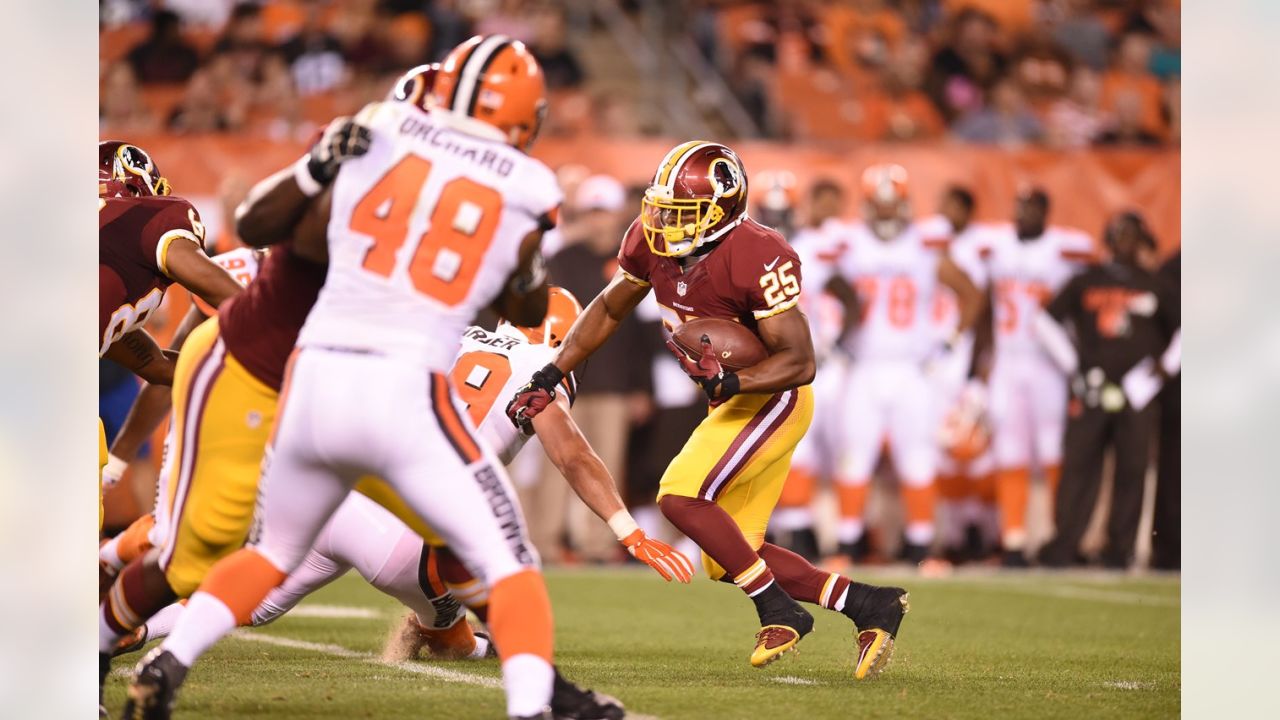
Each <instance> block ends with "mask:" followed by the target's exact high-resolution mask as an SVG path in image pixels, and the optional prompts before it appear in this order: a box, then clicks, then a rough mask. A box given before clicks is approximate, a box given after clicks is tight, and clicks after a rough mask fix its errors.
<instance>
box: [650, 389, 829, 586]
mask: <svg viewBox="0 0 1280 720" xmlns="http://www.w3.org/2000/svg"><path fill="white" fill-rule="evenodd" d="M812 420H813V389H812V388H810V387H809V386H807V385H806V386H804V387H801V388H797V389H795V390H787V391H784V392H780V393H777V394H776V395H736V396H734V397H732V398H730V399H729V401H728V402H726V403H724V404H722V405H720V406H719V407H717V408H714V409H713V410H711V412H710V413H708V414H707V417H706V419H705V420H703V421H702V423H701V424H699V425H698V427H697V428H695V429H694V431H693V434H692V435H690V436H689V440H688V441H687V442H686V443H685V444H684V448H683V449H681V450H680V452H679V454H677V455H676V456H675V458H674V459H673V460H672V461H671V464H670V465H668V466H667V471H666V472H665V473H663V475H662V482H661V484H660V485H659V486H658V499H659V500H661V499H662V498H663V496H666V495H677V496H681V497H696V498H703V499H705V500H712V501H714V502H715V503H716V504H717V505H719V506H720V507H722V508H724V510H725V512H727V513H729V515H730V516H731V517H732V518H733V521H734V522H735V523H736V524H737V525H738V528H739V529H740V530H742V534H743V536H744V537H746V539H747V542H748V543H750V544H751V547H752V548H759V547H760V546H761V545H763V544H764V532H765V529H766V528H767V527H768V525H769V516H770V515H772V514H773V508H774V507H775V506H776V505H777V504H778V497H779V496H780V495H781V494H782V488H783V486H784V485H785V484H786V481H787V473H788V471H789V470H790V468H791V455H792V453H794V452H795V449H796V444H797V443H799V442H800V438H802V437H804V434H805V432H806V431H807V430H808V429H809V423H810V422H811V421H812ZM702 564H703V566H704V567H706V569H707V574H708V575H710V576H711V579H712V580H718V579H719V578H720V577H721V576H722V575H724V568H722V567H720V566H719V565H718V564H716V562H715V561H713V560H712V559H711V558H710V557H708V556H707V554H706V553H703V554H702Z"/></svg>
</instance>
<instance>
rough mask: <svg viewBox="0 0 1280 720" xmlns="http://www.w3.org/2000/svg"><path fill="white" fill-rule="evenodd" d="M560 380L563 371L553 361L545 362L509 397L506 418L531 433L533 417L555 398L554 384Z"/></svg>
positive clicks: (527, 433)
mask: <svg viewBox="0 0 1280 720" xmlns="http://www.w3.org/2000/svg"><path fill="white" fill-rule="evenodd" d="M561 380H564V373H562V372H560V368H558V367H556V366H555V363H547V364H546V365H545V366H543V368H542V369H541V370H539V371H537V372H535V373H534V374H533V377H531V378H529V382H528V383H525V385H524V387H522V388H520V389H519V390H517V391H516V394H515V395H513V396H512V397H511V402H509V403H507V418H508V419H509V420H511V423H512V424H513V425H515V426H516V427H518V428H520V431H521V432H523V433H524V434H525V435H532V434H533V418H534V417H535V416H536V415H537V414H538V413H540V412H542V411H543V410H546V409H547V406H548V405H550V404H551V403H552V401H554V400H555V399H556V385H559V384H560V381H561Z"/></svg>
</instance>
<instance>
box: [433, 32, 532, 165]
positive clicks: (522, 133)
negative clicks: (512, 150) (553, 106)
mask: <svg viewBox="0 0 1280 720" xmlns="http://www.w3.org/2000/svg"><path fill="white" fill-rule="evenodd" d="M428 102H429V105H430V106H431V107H434V108H438V109H441V110H443V111H445V112H446V113H449V114H451V115H452V116H454V117H455V118H458V119H466V118H470V119H473V120H478V121H479V122H480V123H481V124H482V125H483V126H487V128H475V127H474V125H471V124H470V123H465V122H463V123H460V124H461V125H464V126H470V128H471V129H472V130H477V129H479V130H481V132H482V133H483V134H492V135H495V136H496V137H497V138H499V139H501V140H503V141H504V142H506V143H507V144H508V145H513V146H515V147H516V148H519V149H520V150H528V149H529V146H530V145H531V144H532V143H533V141H534V139H535V138H537V136H538V131H539V130H540V129H541V128H542V122H543V120H544V119H545V118H546V115H547V84H546V81H545V80H544V79H543V77H542V67H541V66H539V65H538V61H537V60H535V59H534V57H533V53H531V52H530V51H529V49H528V48H526V47H525V46H524V43H522V42H520V41H519V40H512V39H511V38H509V37H507V36H506V35H488V36H484V35H476V36H475V37H473V38H471V39H470V40H468V41H466V42H464V43H462V44H461V45H459V46H458V47H456V48H454V49H453V50H452V51H450V52H449V55H448V56H447V57H446V58H445V59H444V63H443V64H441V66H440V71H439V72H438V73H436V76H435V86H434V87H433V88H432V89H431V92H430V94H429V95H428ZM490 128H491V129H492V130H494V131H496V132H495V133H489V132H483V131H484V130H485V129H490ZM464 129H465V127H464Z"/></svg>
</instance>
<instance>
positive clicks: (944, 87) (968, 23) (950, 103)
mask: <svg viewBox="0 0 1280 720" xmlns="http://www.w3.org/2000/svg"><path fill="white" fill-rule="evenodd" d="M995 35H996V23H995V20H993V19H992V18H991V16H990V15H988V14H986V13H984V12H981V11H978V10H972V9H966V10H964V11H963V12H961V13H960V14H959V15H958V16H956V19H955V21H954V22H953V24H952V28H951V39H950V41H949V42H948V43H947V44H946V45H945V46H943V47H942V48H941V49H940V50H938V51H937V52H936V53H934V56H933V60H932V62H931V68H930V73H929V81H928V88H929V95H930V96H931V97H932V98H933V102H934V104H935V105H937V106H938V109H939V110H941V111H942V114H943V116H944V117H945V118H947V119H948V120H954V119H955V118H957V117H959V116H961V115H963V114H965V113H967V112H971V111H973V110H976V109H978V108H980V107H981V106H982V103H983V99H984V97H985V96H986V94H987V92H988V90H990V89H991V88H992V87H993V86H994V85H995V84H996V82H997V81H998V80H999V79H1000V77H1001V76H1002V75H1003V74H1004V68H1005V62H1006V61H1005V58H1004V56H1003V55H1002V54H1000V53H999V52H998V51H997V50H996V46H995V40H996V37H995Z"/></svg>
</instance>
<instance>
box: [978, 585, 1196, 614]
mask: <svg viewBox="0 0 1280 720" xmlns="http://www.w3.org/2000/svg"><path fill="white" fill-rule="evenodd" d="M990 587H992V588H998V589H1000V590H1006V591H1010V592H1015V593H1019V594H1022V595H1036V596H1040V597H1055V598H1062V599H1065V600H1091V601H1094V602H1108V603H1117V604H1120V605H1146V606H1149V607H1170V608H1176V607H1180V606H1181V605H1182V601H1181V600H1179V599H1178V598H1170V597H1162V596H1160V595H1146V594H1143V593H1135V592H1126V591H1124V590H1103V589H1098V590H1095V589H1092V588H1084V587H1078V586H1072V585H1056V586H1055V585H1050V586H1037V585H1023V584H1015V583H992V584H991V585H990Z"/></svg>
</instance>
